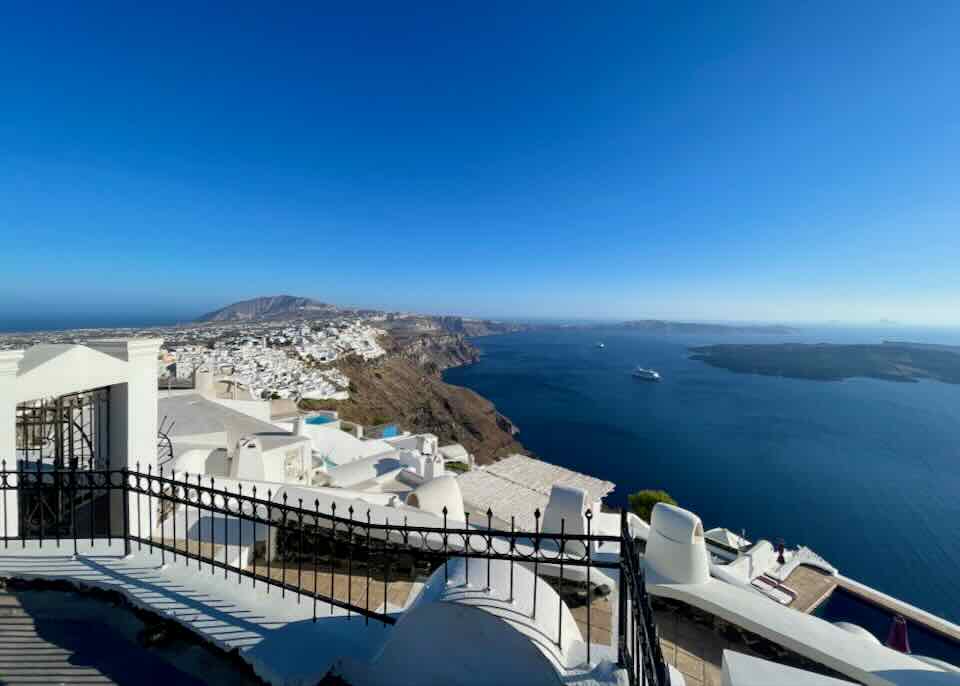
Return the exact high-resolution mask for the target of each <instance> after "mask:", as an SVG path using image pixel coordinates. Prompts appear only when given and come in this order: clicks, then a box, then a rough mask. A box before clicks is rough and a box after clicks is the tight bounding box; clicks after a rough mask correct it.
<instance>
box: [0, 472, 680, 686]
mask: <svg viewBox="0 0 960 686" xmlns="http://www.w3.org/2000/svg"><path fill="white" fill-rule="evenodd" d="M11 491H15V492H16V493H17V503H18V505H17V506H16V513H15V514H12V513H11V512H10V511H9V510H10V507H11V506H10V505H8V500H9V499H8V497H7V495H8V493H9V492H11ZM0 492H2V493H0V500H2V507H3V511H2V513H0V515H2V518H3V524H4V536H3V546H4V548H8V547H9V546H11V545H17V544H20V545H21V546H23V547H25V546H26V542H27V541H28V540H30V541H37V542H38V545H39V546H41V547H43V546H45V545H53V546H57V547H60V546H63V545H67V546H72V548H73V552H74V553H75V554H76V553H78V549H79V542H81V541H87V540H89V542H90V544H91V545H92V544H93V543H94V541H96V540H103V539H105V540H106V542H107V545H108V546H113V545H117V546H122V549H123V550H124V551H125V552H127V553H129V552H132V550H133V549H134V548H136V550H144V549H147V550H149V551H151V552H155V551H159V553H160V556H161V562H162V563H164V564H165V563H167V561H168V560H169V561H170V562H175V563H183V564H187V565H193V564H194V563H195V564H196V567H197V573H209V574H222V575H223V579H224V581H226V582H229V581H231V580H234V579H235V580H236V582H237V583H242V582H243V581H244V580H245V579H246V580H249V581H250V582H251V583H252V584H253V586H254V587H255V586H256V585H257V584H263V585H264V588H265V589H266V592H267V593H270V592H271V591H273V592H278V593H280V594H281V595H282V596H284V597H285V596H286V595H287V594H288V593H289V594H295V596H296V599H297V602H298V603H300V602H310V603H312V605H313V608H312V611H313V619H314V621H316V619H317V617H318V616H319V615H320V614H322V613H324V612H326V613H329V614H333V613H334V612H336V611H337V608H339V610H341V611H345V612H346V614H347V616H348V617H350V616H352V615H358V616H360V617H363V618H364V621H367V622H369V621H370V620H371V619H372V620H375V621H379V622H381V623H383V624H384V625H389V624H393V623H395V622H396V620H397V617H398V615H399V613H400V611H401V609H400V608H401V606H402V605H403V597H402V596H403V591H404V589H406V590H407V591H408V592H409V588H410V586H409V585H410V583H411V582H413V581H414V580H416V579H422V578H424V577H425V576H429V575H430V574H432V573H433V572H435V571H436V570H438V569H440V568H442V569H443V573H444V575H445V576H446V575H447V574H448V565H447V564H446V562H447V561H448V560H450V559H451V558H457V557H459V558H463V559H465V560H466V561H467V564H465V565H464V570H465V574H466V575H467V577H466V582H467V583H468V584H470V583H471V579H470V574H471V573H474V574H478V573H479V576H480V578H474V579H473V582H476V584H485V585H486V587H487V588H489V587H490V578H491V577H490V574H491V565H492V564H493V562H494V561H497V560H501V561H505V562H507V563H508V564H509V591H508V592H509V596H510V600H513V594H514V579H515V574H514V573H515V569H516V566H518V565H522V566H524V567H526V568H527V569H529V570H530V571H532V572H533V598H532V600H533V604H532V607H533V612H534V613H535V612H536V608H537V594H538V593H540V592H541V591H540V589H541V588H542V584H549V585H550V586H551V587H553V588H554V590H555V591H556V592H557V596H558V598H559V601H558V602H559V603H560V605H561V607H560V610H561V611H560V612H558V617H559V620H558V624H557V627H556V641H555V642H556V644H557V645H558V646H560V645H562V642H563V631H564V621H563V618H564V614H563V607H562V606H563V605H564V604H566V605H568V606H571V607H573V609H574V610H576V609H578V607H583V608H585V609H584V610H582V611H580V612H579V618H578V620H577V623H578V624H579V625H580V629H581V631H582V632H583V634H584V638H585V643H586V655H587V662H588V663H590V662H592V654H591V653H592V648H591V644H592V642H593V640H594V638H596V637H598V636H599V635H604V634H603V633H602V632H601V630H603V631H609V632H610V635H612V636H615V637H616V646H615V648H616V653H617V659H618V664H619V665H620V666H621V667H623V668H624V669H625V670H626V672H627V675H628V680H629V682H630V684H632V685H634V684H649V685H651V686H667V685H668V684H669V677H668V673H667V667H666V663H665V662H664V659H663V655H662V653H661V650H660V643H659V638H658V634H657V628H656V625H655V623H654V619H653V612H652V609H651V607H650V599H649V596H648V595H647V592H646V589H645V586H644V580H643V571H642V568H641V566H640V564H639V550H638V547H637V544H636V542H635V541H634V540H633V539H632V538H631V537H630V534H629V529H628V527H627V521H626V513H624V514H623V516H622V518H621V522H620V532H619V533H618V534H617V535H603V534H596V533H594V532H593V528H594V516H593V513H591V512H589V511H588V512H586V513H584V517H583V521H584V522H585V532H577V533H572V532H570V531H569V530H568V529H567V528H566V523H565V521H561V523H560V526H559V531H544V530H543V526H542V524H543V522H542V516H541V513H540V511H539V510H538V511H536V512H535V513H534V521H535V527H534V529H533V530H532V531H525V530H519V529H517V528H516V526H515V524H514V522H513V521H511V527H510V529H509V530H504V529H499V530H498V529H496V528H494V526H493V521H494V513H493V512H492V511H489V510H488V511H487V512H486V513H484V514H483V515H482V516H481V517H479V518H477V517H474V518H473V521H472V522H471V517H470V515H469V514H468V515H467V521H466V522H465V523H463V524H458V523H456V522H454V523H453V524H452V525H448V523H447V512H446V510H444V511H443V513H442V517H441V523H440V525H439V526H416V525H410V524H409V523H408V521H407V518H406V517H404V516H403V511H402V510H398V511H397V513H398V514H397V521H395V522H391V521H390V520H389V519H384V520H383V521H374V519H373V518H372V516H371V511H370V510H369V509H363V510H361V509H360V507H359V504H358V506H357V507H354V506H353V505H349V506H347V507H346V511H343V509H342V508H338V507H337V505H336V504H335V503H331V504H330V506H329V508H327V509H322V508H321V505H320V500H319V499H315V500H314V502H313V503H309V502H304V501H303V500H302V499H300V498H298V499H297V501H296V502H292V501H290V499H289V497H288V495H287V494H286V492H284V489H282V488H281V492H280V493H279V495H278V493H277V492H276V491H275V490H274V489H273V488H269V487H267V488H263V487H261V488H258V487H257V486H245V485H244V484H242V483H238V482H233V481H229V480H220V483H219V484H218V482H217V479H216V478H213V477H207V476H203V475H188V474H185V473H180V474H177V473H174V472H172V471H166V470H164V469H163V468H162V467H161V468H160V469H159V470H158V471H156V472H155V471H154V470H153V469H152V468H150V469H147V470H146V471H140V470H139V469H133V470H132V469H126V468H125V469H110V468H109V465H107V466H106V468H104V469H58V468H56V466H55V465H54V466H51V465H49V464H46V463H42V462H36V463H27V462H23V461H21V462H18V464H17V468H16V469H14V470H8V469H7V464H6V462H2V463H0ZM14 517H16V525H17V528H16V532H17V533H16V535H15V536H13V535H9V532H10V531H11V528H10V526H8V522H9V523H10V524H13V523H14V519H13V518H14ZM600 547H604V550H606V551H611V553H612V552H614V551H616V552H617V553H618V554H610V553H607V554H604V555H597V554H596V551H597V549H598V548H600ZM470 560H481V561H485V562H486V565H485V567H486V569H485V573H484V571H483V568H484V565H483V564H482V563H481V564H480V565H479V566H478V565H477V564H476V563H474V565H471V564H469V561H470ZM478 568H479V570H480V571H479V572H478V571H477V570H478ZM471 569H473V570H474V571H473V572H471ZM484 577H485V578H484ZM607 582H612V584H613V585H614V586H616V590H617V593H616V598H617V608H616V614H615V616H616V626H613V619H612V618H613V617H614V612H613V611H612V609H613V608H611V612H610V613H609V615H606V616H607V622H608V626H606V627H600V626H595V625H596V624H597V622H598V621H602V620H598V619H597V617H595V615H597V616H600V617H602V616H604V614H605V613H602V612H598V611H597V606H598V605H600V604H609V598H608V594H609V593H610V592H612V590H613V589H611V588H607V587H606V586H605V585H606V584H607Z"/></svg>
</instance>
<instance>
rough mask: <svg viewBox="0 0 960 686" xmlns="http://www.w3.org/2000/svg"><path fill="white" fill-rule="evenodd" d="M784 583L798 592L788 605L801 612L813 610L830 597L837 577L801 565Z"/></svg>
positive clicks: (835, 585)
mask: <svg viewBox="0 0 960 686" xmlns="http://www.w3.org/2000/svg"><path fill="white" fill-rule="evenodd" d="M783 585H784V586H786V587H787V588H789V589H790V590H792V591H793V592H794V593H796V594H797V597H796V598H794V599H793V602H792V603H790V605H789V606H788V607H792V608H793V609H795V610H799V611H800V612H807V613H810V612H813V611H814V610H816V609H817V607H819V606H820V604H821V603H823V601H824V600H826V599H827V598H829V597H830V594H831V593H833V589H835V588H836V587H837V577H836V576H834V575H833V574H828V573H826V572H824V571H822V570H819V569H815V568H814V567H810V566H808V565H800V566H799V567H797V568H796V569H794V570H793V571H792V572H791V573H790V576H788V577H787V579H786V581H784V582H783Z"/></svg>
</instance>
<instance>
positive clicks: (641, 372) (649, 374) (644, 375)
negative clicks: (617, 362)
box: [633, 367, 660, 381]
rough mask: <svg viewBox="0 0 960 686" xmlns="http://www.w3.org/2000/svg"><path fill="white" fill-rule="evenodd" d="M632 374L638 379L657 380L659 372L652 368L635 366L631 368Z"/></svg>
mask: <svg viewBox="0 0 960 686" xmlns="http://www.w3.org/2000/svg"><path fill="white" fill-rule="evenodd" d="M633 375H634V376H635V377H636V378H638V379H644V380H645V381H659V380H660V373H659V372H656V371H654V370H652V369H644V368H643V367H637V368H636V369H634V370H633Z"/></svg>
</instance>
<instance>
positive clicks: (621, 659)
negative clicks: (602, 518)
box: [617, 509, 630, 667]
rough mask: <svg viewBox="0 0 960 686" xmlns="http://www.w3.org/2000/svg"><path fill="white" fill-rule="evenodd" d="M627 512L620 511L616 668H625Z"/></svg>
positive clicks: (627, 567)
mask: <svg viewBox="0 0 960 686" xmlns="http://www.w3.org/2000/svg"><path fill="white" fill-rule="evenodd" d="M628 535H629V534H628V532H627V511H626V509H623V510H620V581H619V584H620V588H619V589H617V666H618V667H626V666H627V587H628V582H627V575H628V574H629V573H630V566H629V565H628V564H627V558H626V556H627V554H628V550H627V536H628Z"/></svg>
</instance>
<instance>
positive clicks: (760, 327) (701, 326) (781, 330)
mask: <svg viewBox="0 0 960 686" xmlns="http://www.w3.org/2000/svg"><path fill="white" fill-rule="evenodd" d="M619 326H621V327H623V328H625V329H633V330H638V331H646V332H649V333H674V334H707V335H717V334H721V335H723V334H750V333H757V334H781V335H782V334H791V333H796V329H791V328H790V327H789V326H783V325H781V324H710V323H706V324H705V323H699V322H670V321H664V320H662V319H636V320H632V321H627V322H623V323H621V324H620V325H619Z"/></svg>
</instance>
